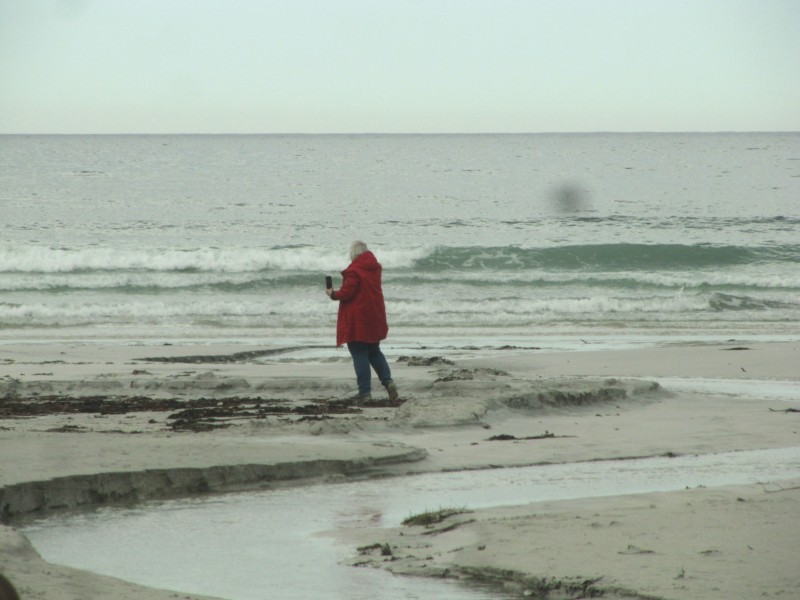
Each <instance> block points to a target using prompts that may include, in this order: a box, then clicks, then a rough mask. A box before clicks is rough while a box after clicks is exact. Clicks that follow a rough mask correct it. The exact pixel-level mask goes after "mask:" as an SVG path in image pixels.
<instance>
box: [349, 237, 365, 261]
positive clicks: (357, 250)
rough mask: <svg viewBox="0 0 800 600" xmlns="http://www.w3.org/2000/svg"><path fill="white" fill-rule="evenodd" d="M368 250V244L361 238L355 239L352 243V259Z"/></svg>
mask: <svg viewBox="0 0 800 600" xmlns="http://www.w3.org/2000/svg"><path fill="white" fill-rule="evenodd" d="M367 250H369V248H367V245H366V244H365V243H364V242H362V241H361V240H356V241H354V242H353V243H352V244H350V260H351V261H353V260H355V259H356V258H358V257H359V256H361V255H362V254H364V252H366V251H367Z"/></svg>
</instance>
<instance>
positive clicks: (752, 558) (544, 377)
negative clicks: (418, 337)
mask: <svg viewBox="0 0 800 600" xmlns="http://www.w3.org/2000/svg"><path fill="white" fill-rule="evenodd" d="M799 346H800V344H798V343H797V342H780V343H778V342H775V343H766V342H755V343H751V342H749V341H737V340H731V342H730V343H714V344H711V343H696V344H690V343H680V344H679V343H674V344H665V345H663V346H661V347H646V348H637V349H627V350H602V351H591V350H587V351H581V352H552V351H548V352H545V351H541V350H538V349H535V348H532V347H531V348H517V347H510V348H503V349H501V348H498V349H496V350H495V351H493V352H482V353H480V356H476V357H474V358H473V357H470V356H469V353H464V352H462V353H460V354H459V357H458V358H456V359H451V358H448V357H447V356H429V355H426V356H403V357H398V356H389V357H388V358H389V359H390V361H391V363H392V369H393V374H394V378H395V380H396V381H397V382H398V385H399V387H400V391H401V398H400V401H399V402H397V403H396V404H395V405H389V404H388V403H387V401H386V398H385V396H384V395H382V394H381V393H378V392H376V393H374V401H373V402H372V403H369V404H367V405H362V406H355V405H353V404H352V403H350V402H348V401H347V400H345V398H347V396H348V395H349V394H351V393H352V392H353V391H354V390H353V375H352V368H351V365H350V363H349V357H346V356H345V355H346V353H345V352H342V355H341V358H336V359H329V360H322V361H303V360H292V359H291V352H290V351H289V349H281V348H266V347H257V346H245V345H241V344H240V345H224V344H217V345H196V346H192V345H165V346H153V345H150V346H147V345H123V344H102V343H77V342H62V343H55V344H24V343H17V344H8V345H3V346H0V374H1V376H0V455H2V457H3V460H2V463H1V465H0V515H1V516H2V521H3V525H0V573H2V574H4V575H5V576H6V577H7V578H8V579H9V580H10V581H12V582H13V583H14V585H15V586H16V587H17V589H18V591H19V592H20V595H21V597H22V598H26V599H27V598H48V599H55V600H67V599H74V598H118V599H122V600H138V599H145V598H148V599H150V598H198V596H191V595H187V594H185V593H178V592H172V591H157V590H152V589H148V588H143V587H141V586H137V585H134V584H130V583H127V582H123V581H119V580H116V579H113V578H109V577H104V576H100V575H96V574H92V573H87V572H82V571H78V570H75V569H70V568H66V567H61V566H57V565H52V564H48V563H47V562H45V561H43V560H42V559H41V558H40V557H39V556H38V554H37V553H36V552H35V550H34V549H33V548H32V547H31V546H30V544H29V543H28V542H27V540H25V538H24V537H22V536H21V535H20V534H19V533H18V531H17V530H16V529H15V526H17V524H18V523H19V522H21V520H24V519H25V518H26V517H30V516H31V515H39V514H44V513H46V512H47V511H54V510H65V509H76V508H83V507H91V506H94V505H97V504H109V503H129V502H136V501H141V500H149V499H159V498H170V497H181V496H189V495H195V494H206V493H214V492H225V491H230V490H240V489H250V488H252V489H259V488H265V489H267V488H269V487H271V486H275V485H283V484H285V483H286V482H295V483H302V482H304V481H325V480H329V479H330V480H336V481H340V480H342V479H343V478H347V477H355V476H358V477H364V476H372V475H376V476H377V475H403V474H406V473H421V472H437V471H452V470H462V469H482V468H498V467H508V466H520V465H537V464H545V463H570V462H577V461H596V460H623V459H630V458H634V457H650V456H680V455H689V454H706V453H716V452H727V451H735V450H753V449H768V448H785V447H796V446H798V445H800V414H798V413H797V412H796V411H795V410H794V409H797V408H800V406H799V404H800V370H799V369H798V365H800V352H798V347H799ZM677 380H681V381H682V382H684V384H685V382H686V381H697V382H703V381H709V380H715V381H717V380H724V381H725V382H728V383H729V384H730V386H731V387H732V389H734V390H736V389H738V390H741V389H747V390H748V393H747V394H741V393H736V394H734V393H730V394H719V393H717V394H707V393H700V392H699V391H696V390H695V391H692V390H690V389H689V390H688V391H687V389H688V388H687V387H686V386H685V385H684V388H682V389H681V390H679V391H676V389H675V388H676V385H677V384H676V381H677ZM776 383H777V384H780V385H782V386H784V387H785V386H787V385H788V386H790V387H794V389H796V391H797V393H796V396H795V398H794V399H793V401H791V402H785V401H781V400H775V399H771V398H770V395H769V394H764V396H763V397H759V393H758V390H760V389H763V390H768V389H769V388H770V386H773V385H776ZM736 386H740V387H738V388H737V387H736ZM700 387H701V386H700ZM689 388H691V386H689ZM490 437H495V438H497V439H495V440H493V441H489V438H490ZM798 508H800V481H791V480H788V481H780V482H772V481H764V482H762V483H759V484H753V485H746V486H728V487H719V488H692V489H686V490H681V491H674V492H659V493H649V494H639V495H634V496H613V497H605V498H601V499H597V498H590V499H578V500H570V501H560V502H543V503H534V504H529V505H524V506H514V507H497V508H491V509H481V510H477V511H467V512H463V513H459V514H454V515H451V516H449V517H447V518H446V519H444V520H442V521H441V522H439V523H435V524H432V525H429V526H404V527H402V528H398V529H374V530H364V529H361V530H357V531H348V532H343V533H339V534H338V535H341V536H342V537H343V538H344V539H345V541H346V542H347V543H348V544H351V545H352V548H353V557H352V559H351V562H352V564H354V565H360V566H362V567H363V566H376V567H381V568H387V569H390V570H392V571H394V572H396V573H404V574H414V575H425V576H433V577H442V576H447V577H457V578H463V579H465V580H471V579H476V580H481V581H494V582H497V584H498V586H502V587H504V588H506V589H512V590H515V591H516V592H518V593H519V595H520V597H542V598H574V597H591V596H592V595H604V597H607V598H615V597H619V598H623V597H625V598H649V599H665V600H666V599H669V600H678V599H692V600H711V599H721V598H725V599H728V600H736V599H742V600H744V599H752V598H754V597H776V598H787V599H788V598H798V597H800V575H798V572H797V567H796V555H797V550H798V542H797V540H798V539H800V524H798V520H797V512H798ZM358 548H362V551H361V552H358V550H357V549H358ZM363 548H373V550H364V549H363ZM382 548H387V549H388V553H387V552H382V551H381V549H382ZM375 549H377V550H375ZM3 600H5V599H3Z"/></svg>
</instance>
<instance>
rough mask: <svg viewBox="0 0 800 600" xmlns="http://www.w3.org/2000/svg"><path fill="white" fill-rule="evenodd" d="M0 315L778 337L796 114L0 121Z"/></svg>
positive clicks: (798, 192)
mask: <svg viewBox="0 0 800 600" xmlns="http://www.w3.org/2000/svg"><path fill="white" fill-rule="evenodd" d="M0 206H1V207H2V219H0V339H2V340H4V341H6V342H9V341H12V342H13V341H36V342H46V341H49V340H64V339H67V340H97V339H101V340H121V341H125V342H142V343H166V342H182V341H199V342H204V341H209V342H215V341H216V342H219V341H225V342H244V343H255V344H290V345H291V344H298V345H307V346H309V347H311V346H319V347H328V346H330V347H331V348H332V347H333V344H334V328H335V322H336V306H335V304H334V303H332V302H330V301H329V300H328V299H327V297H326V296H325V294H324V289H323V288H324V277H325V275H327V274H330V275H333V276H334V281H335V282H336V283H335V285H338V283H339V282H340V276H339V272H340V271H341V270H342V269H344V268H345V267H346V266H347V264H348V262H349V261H348V258H347V254H348V247H349V244H350V242H351V241H352V240H353V239H363V240H364V241H366V242H367V244H368V245H369V246H370V248H371V249H372V250H373V251H374V252H375V254H376V256H377V257H378V260H379V261H380V262H381V263H382V265H383V267H384V272H383V278H384V293H385V297H386V304H387V311H388V317H389V324H390V334H389V339H388V340H387V343H394V344H397V345H399V346H404V345H405V346H413V345H415V344H416V345H425V344H430V343H432V344H434V345H436V344H440V345H441V344H444V343H451V342H452V341H453V340H457V341H458V343H462V344H477V345H480V344H482V343H485V342H486V340H491V343H495V344H501V343H531V344H537V345H542V344H544V345H547V340H557V339H572V340H582V341H583V342H584V343H585V342H587V341H589V342H590V341H594V340H602V339H609V338H613V339H617V340H619V339H621V338H625V337H630V338H631V339H633V338H636V337H639V338H647V339H675V338H682V339H687V338H689V339H725V340H727V339H733V338H737V337H742V336H744V337H750V338H754V337H758V338H770V339H787V338H791V339H796V338H797V336H798V335H800V268H799V267H800V235H799V233H800V133H686V134H652V133H641V134H615V133H594V134H514V135H490V134H486V135H444V134H442V135H229V136H227V135H104V136H76V135H65V136H47V135H35V136H16V135H12V136H9V135H5V136H0Z"/></svg>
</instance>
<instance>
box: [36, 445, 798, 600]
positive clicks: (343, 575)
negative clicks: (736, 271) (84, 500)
mask: <svg viewBox="0 0 800 600" xmlns="http://www.w3.org/2000/svg"><path fill="white" fill-rule="evenodd" d="M797 477H800V447H792V448H780V449H771V450H755V451H742V452H727V453H720V454H710V455H699V456H682V457H675V458H666V457H664V458H650V459H639V460H624V461H603V462H584V463H570V464H560V465H545V466H536V467H521V468H506V469H495V470H481V471H461V472H454V473H429V474H422V475H413V476H406V477H397V478H388V479H373V480H365V481H354V482H343V483H333V484H331V483H328V484H314V485H305V486H291V487H280V488H277V489H273V490H268V491H260V492H247V493H236V494H225V495H214V496H206V497H199V498H191V499H183V500H174V501H168V502H151V503H145V504H142V505H138V506H136V507H134V508H101V509H97V510H93V511H91V512H84V513H80V514H72V515H55V516H52V517H50V518H47V519H44V520H41V521H37V522H33V523H31V524H29V525H27V526H25V527H23V528H22V532H23V533H24V534H25V535H26V536H27V537H28V538H29V539H30V540H31V541H32V543H33V544H34V546H35V547H36V548H37V550H38V551H39V552H40V553H41V555H42V556H43V557H44V558H45V559H46V560H48V561H50V562H54V563H60V564H65V565H69V566H72V567H77V568H81V569H87V570H90V571H95V572H98V573H104V574H107V575H112V576H115V577H119V578H121V579H126V580H129V581H134V582H137V583H141V584H144V585H148V586H152V587H158V588H166V589H173V590H178V591H183V592H190V593H198V594H206V595H212V596H219V597H222V598H230V599H235V600H251V599H252V600H263V599H264V598H292V599H293V598H298V599H300V598H303V599H308V598H326V599H334V600H339V599H341V600H367V599H369V600H372V599H374V598H382V599H385V600H400V599H403V600H408V599H416V598H419V599H423V598H424V599H427V600H454V599H459V600H486V599H489V598H502V597H503V596H502V595H499V594H497V593H494V592H492V591H491V590H485V589H475V588H464V587H462V586H461V585H459V584H457V583H453V582H448V581H442V580H426V579H417V578H409V577H398V576H393V575H391V574H389V573H386V572H383V571H380V570H375V569H369V568H355V567H350V566H346V565H344V564H342V561H344V560H346V559H347V558H348V557H351V556H353V555H354V554H355V549H354V548H352V547H349V546H344V545H341V544H339V543H337V542H336V541H335V539H334V537H333V536H328V535H321V534H323V533H325V532H330V531H332V530H337V529H342V528H353V527H375V526H396V525H399V523H400V521H402V520H403V519H404V518H406V517H408V516H410V515H412V514H415V513H419V512H422V511H425V510H436V509H439V508H448V507H459V508H460V507H464V508H483V507H489V506H500V505H514V504H527V503H531V502H541V501H546V500H558V499H567V498H581V497H598V496H609V495H619V494H636V493H644V492H651V491H668V490H677V489H683V488H687V487H697V486H707V487H711V486H720V485H729V484H747V483H756V482H768V481H779V480H782V479H790V478H797ZM376 536H377V537H378V538H379V534H376ZM375 541H380V540H379V539H376V540H375Z"/></svg>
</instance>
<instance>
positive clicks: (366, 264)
mask: <svg viewBox="0 0 800 600" xmlns="http://www.w3.org/2000/svg"><path fill="white" fill-rule="evenodd" d="M347 268H348V269H358V270H361V271H378V270H380V268H381V264H380V263H379V262H378V259H377V258H375V255H374V254H373V253H372V252H370V251H369V250H367V251H366V252H364V253H363V254H359V255H358V256H356V259H355V260H354V261H353V262H352V263H350V266H349V267H347Z"/></svg>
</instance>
